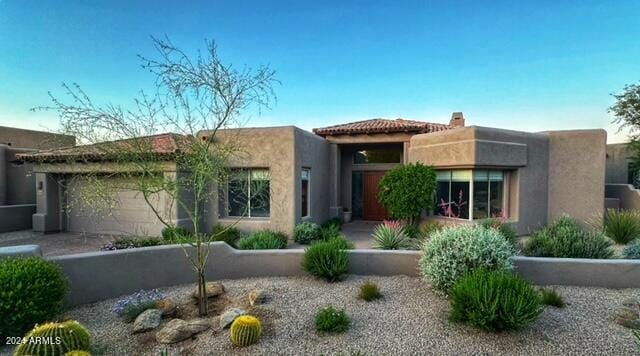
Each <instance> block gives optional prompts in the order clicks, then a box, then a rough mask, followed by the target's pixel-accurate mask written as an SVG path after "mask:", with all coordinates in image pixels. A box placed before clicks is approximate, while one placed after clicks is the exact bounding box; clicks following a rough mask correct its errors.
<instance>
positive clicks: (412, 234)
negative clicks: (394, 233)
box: [402, 224, 422, 239]
mask: <svg viewBox="0 0 640 356" xmlns="http://www.w3.org/2000/svg"><path fill="white" fill-rule="evenodd" d="M402 230H403V231H404V234H405V235H407V237H408V238H410V239H419V238H421V237H422V232H421V231H420V227H419V226H418V225H414V224H408V225H404V226H403V227H402Z"/></svg>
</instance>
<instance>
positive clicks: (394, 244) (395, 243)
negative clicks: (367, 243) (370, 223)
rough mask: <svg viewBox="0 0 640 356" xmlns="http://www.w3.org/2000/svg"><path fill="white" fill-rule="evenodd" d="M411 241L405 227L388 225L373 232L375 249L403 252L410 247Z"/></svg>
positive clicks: (381, 226)
mask: <svg viewBox="0 0 640 356" xmlns="http://www.w3.org/2000/svg"><path fill="white" fill-rule="evenodd" d="M410 245H411V241H409V237H408V236H407V235H406V234H405V232H404V227H394V226H391V225H387V224H380V225H378V226H376V229H375V230H374V231H373V248H377V249H381V250H401V249H405V248H408V247H410Z"/></svg>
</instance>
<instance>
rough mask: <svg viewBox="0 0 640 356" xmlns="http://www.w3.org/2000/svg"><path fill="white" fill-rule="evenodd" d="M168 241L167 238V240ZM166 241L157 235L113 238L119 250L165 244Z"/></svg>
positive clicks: (114, 244)
mask: <svg viewBox="0 0 640 356" xmlns="http://www.w3.org/2000/svg"><path fill="white" fill-rule="evenodd" d="M165 241H166V240H165ZM164 243H165V242H164V241H163V240H160V239H159V238H157V237H118V238H116V239H115V240H113V243H112V244H113V246H114V247H115V249H117V250H122V249H127V248H138V247H151V246H160V245H164Z"/></svg>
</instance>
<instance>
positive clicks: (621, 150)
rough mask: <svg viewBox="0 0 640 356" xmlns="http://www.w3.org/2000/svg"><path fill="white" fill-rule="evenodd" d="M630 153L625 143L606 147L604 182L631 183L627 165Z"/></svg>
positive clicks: (629, 160)
mask: <svg viewBox="0 0 640 356" xmlns="http://www.w3.org/2000/svg"><path fill="white" fill-rule="evenodd" d="M631 155H632V153H631V152H629V150H628V148H627V144H626V143H615V144H610V145H607V160H606V167H607V168H606V178H605V180H606V182H607V183H616V184H628V183H631V182H629V181H628V179H629V163H630V162H631V159H630V157H631Z"/></svg>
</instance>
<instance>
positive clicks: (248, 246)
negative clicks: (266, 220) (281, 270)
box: [238, 230, 288, 250]
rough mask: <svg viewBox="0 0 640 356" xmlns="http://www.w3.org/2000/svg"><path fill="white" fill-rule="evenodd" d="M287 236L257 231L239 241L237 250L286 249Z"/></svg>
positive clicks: (279, 233)
mask: <svg viewBox="0 0 640 356" xmlns="http://www.w3.org/2000/svg"><path fill="white" fill-rule="evenodd" d="M287 244H288V238H287V235H285V234H283V233H281V232H274V231H269V230H263V231H257V232H254V233H253V234H251V235H249V236H247V237H245V238H242V239H240V241H239V242H238V248H239V249H241V250H276V249H283V248H287Z"/></svg>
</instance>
